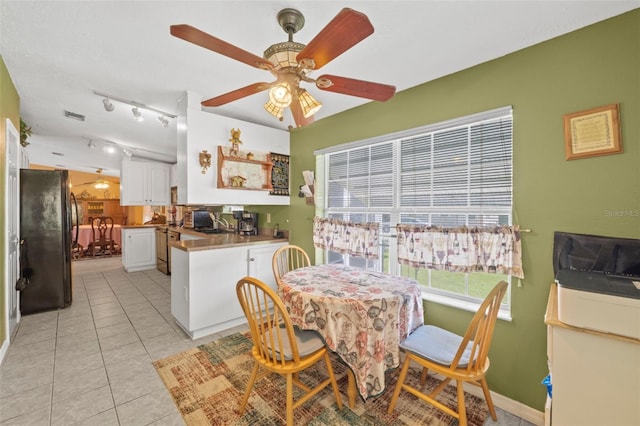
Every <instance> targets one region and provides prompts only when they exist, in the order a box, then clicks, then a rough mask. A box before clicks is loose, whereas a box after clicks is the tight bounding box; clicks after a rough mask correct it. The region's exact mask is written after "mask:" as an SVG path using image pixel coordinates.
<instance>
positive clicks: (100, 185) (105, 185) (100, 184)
mask: <svg viewBox="0 0 640 426" xmlns="http://www.w3.org/2000/svg"><path fill="white" fill-rule="evenodd" d="M93 187H94V188H95V189H107V188H109V183H108V182H107V181H106V180H98V181H96V184H95V185H93Z"/></svg>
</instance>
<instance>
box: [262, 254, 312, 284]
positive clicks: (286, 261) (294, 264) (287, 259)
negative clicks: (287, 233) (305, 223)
mask: <svg viewBox="0 0 640 426" xmlns="http://www.w3.org/2000/svg"><path fill="white" fill-rule="evenodd" d="M309 265H311V261H310V260H309V255H308V254H307V252H306V251H304V249H303V248H302V247H299V246H296V245H293V244H287V245H286V246H282V247H280V248H279V249H277V250H276V251H275V252H274V253H273V259H272V261H271V267H272V268H273V276H274V277H275V279H276V283H277V284H278V287H280V285H281V280H280V279H281V277H282V276H283V275H284V274H286V273H287V272H289V271H293V270H294V269H298V268H302V267H305V266H309Z"/></svg>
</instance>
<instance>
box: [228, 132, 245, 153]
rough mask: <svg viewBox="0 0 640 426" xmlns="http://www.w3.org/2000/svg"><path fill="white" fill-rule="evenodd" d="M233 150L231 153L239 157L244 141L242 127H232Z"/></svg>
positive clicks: (230, 140)
mask: <svg viewBox="0 0 640 426" xmlns="http://www.w3.org/2000/svg"><path fill="white" fill-rule="evenodd" d="M229 142H231V151H229V155H233V156H235V157H237V156H238V155H239V154H240V145H242V141H241V140H240V129H231V139H229Z"/></svg>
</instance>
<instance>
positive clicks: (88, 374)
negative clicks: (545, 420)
mask: <svg viewBox="0 0 640 426" xmlns="http://www.w3.org/2000/svg"><path fill="white" fill-rule="evenodd" d="M73 280H74V281H73V283H74V284H73V286H74V288H73V303H72V305H71V306H70V307H69V308H67V309H63V310H59V311H51V312H44V313H39V314H33V315H27V316H24V317H23V318H22V321H21V323H20V326H19V328H18V332H17V334H16V337H15V340H14V341H13V342H12V344H11V346H10V347H9V351H8V353H7V356H6V358H5V360H4V362H3V363H2V365H1V366H0V424H1V425H3V426H4V425H65V426H66V425H72V424H73V425H105V426H107V425H183V424H184V422H183V420H182V417H181V416H180V414H179V413H178V411H177V409H176V407H175V405H174V403H173V401H172V399H171V397H170V396H169V393H168V392H167V390H166V388H165V386H164V384H163V383H162V381H161V380H160V378H159V376H158V374H157V373H156V371H155V369H154V367H153V365H152V364H151V362H152V361H154V360H157V359H160V358H164V357H166V356H169V355H172V354H176V353H178V352H181V351H184V350H186V349H189V348H191V347H195V346H198V345H201V344H203V343H207V342H209V341H212V340H216V339H219V338H220V337H223V336H224V335H226V334H229V333H233V332H236V331H239V330H244V329H246V327H245V326H243V327H240V328H238V329H231V330H227V331H226V332H225V333H218V334H214V335H210V336H208V337H204V338H202V339H198V340H191V339H190V338H189V337H188V336H187V335H186V334H185V333H184V332H183V331H182V330H181V329H180V328H179V327H178V326H177V325H176V323H175V321H174V320H173V317H172V316H171V300H170V285H171V281H170V277H169V276H166V275H164V274H162V273H161V272H159V271H157V270H149V271H142V272H134V273H126V272H125V271H124V270H123V269H122V264H121V259H120V258H118V257H114V258H111V259H97V260H84V261H77V262H74V263H73ZM486 424H487V425H494V426H495V425H499V426H506V425H513V426H525V425H529V423H528V422H526V421H524V420H522V419H520V418H518V417H515V416H513V415H511V414H509V413H507V412H504V411H502V410H498V422H493V421H492V420H491V419H489V420H488V421H487V423H486Z"/></svg>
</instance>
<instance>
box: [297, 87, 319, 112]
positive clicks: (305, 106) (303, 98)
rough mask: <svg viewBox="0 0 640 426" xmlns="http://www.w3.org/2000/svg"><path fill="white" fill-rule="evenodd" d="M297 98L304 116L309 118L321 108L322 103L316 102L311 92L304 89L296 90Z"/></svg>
mask: <svg viewBox="0 0 640 426" xmlns="http://www.w3.org/2000/svg"><path fill="white" fill-rule="evenodd" d="M298 100H299V101H300V107H301V108H302V115H304V118H309V117H311V116H312V115H313V114H315V113H316V112H318V111H319V110H320V108H322V104H321V103H320V102H318V101H317V100H316V99H315V98H314V97H313V96H311V93H309V92H307V91H306V90H305V89H301V90H300V91H299V92H298Z"/></svg>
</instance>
